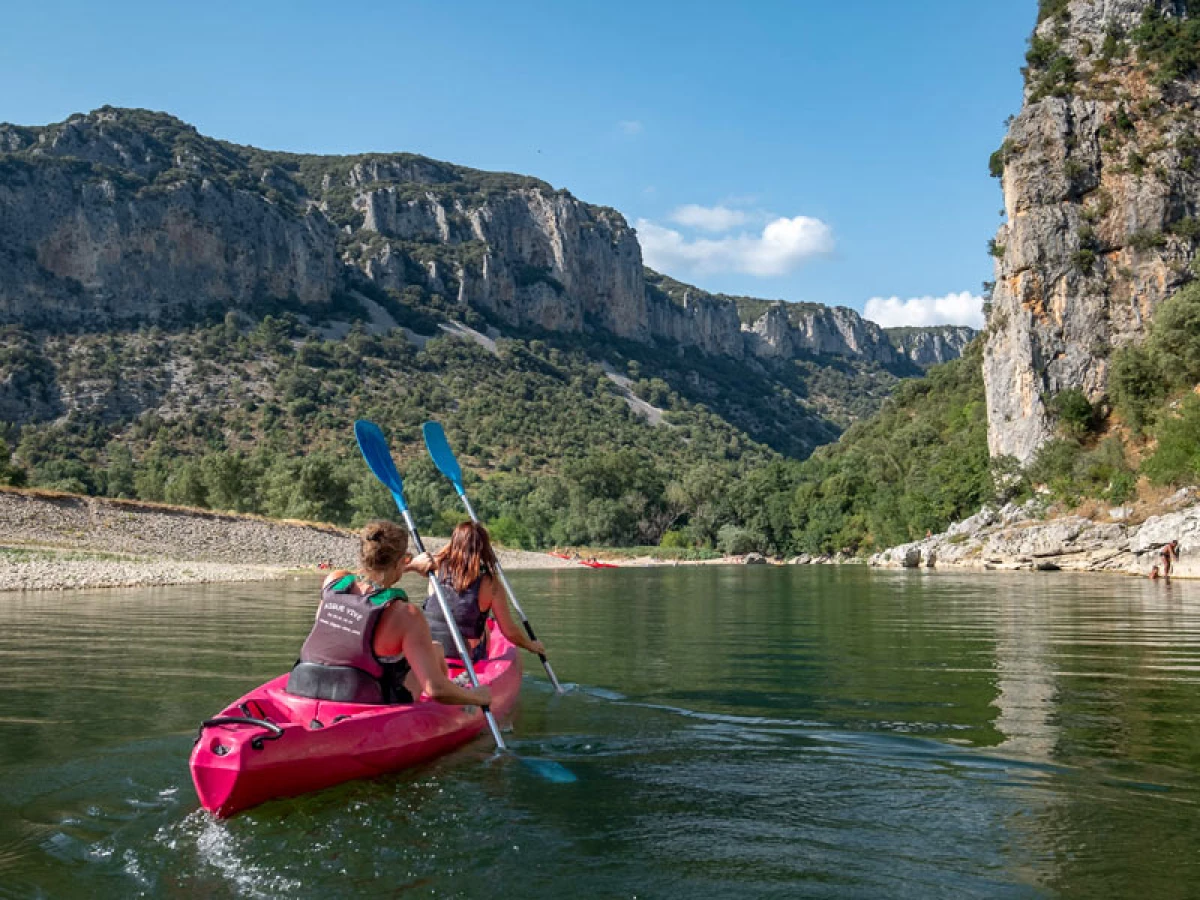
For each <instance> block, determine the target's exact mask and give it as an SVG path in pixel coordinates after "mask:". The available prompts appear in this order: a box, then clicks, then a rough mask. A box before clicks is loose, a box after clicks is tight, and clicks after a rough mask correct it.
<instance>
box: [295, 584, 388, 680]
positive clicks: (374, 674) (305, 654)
mask: <svg viewBox="0 0 1200 900" xmlns="http://www.w3.org/2000/svg"><path fill="white" fill-rule="evenodd" d="M354 582H355V576H353V575H347V576H345V577H344V578H341V579H339V580H338V581H337V582H335V583H334V584H331V585H329V586H327V587H325V588H324V589H323V590H322V591H321V607H320V609H318V610H317V620H316V621H315V622H314V623H313V627H312V631H310V632H309V635H308V637H307V638H306V639H305V641H304V646H303V647H301V648H300V659H299V661H298V662H297V663H296V666H295V668H293V670H292V674H291V677H290V678H289V679H288V686H287V690H288V692H289V693H293V694H298V695H299V696H303V697H314V698H317V699H323V700H339V701H345V702H354V703H386V702H392V701H393V700H395V699H396V698H397V690H396V684H397V682H402V681H403V678H404V675H405V674H406V673H407V671H408V664H407V661H406V660H404V659H403V658H401V659H400V660H399V661H384V660H381V659H380V658H379V657H378V656H376V655H375V647H374V642H375V629H376V628H377V627H378V625H379V620H380V619H381V618H382V617H383V613H384V610H386V609H387V608H388V606H389V605H390V604H391V603H392V602H393V601H395V600H405V599H407V595H406V594H405V593H404V591H402V590H400V589H399V588H385V589H376V590H373V591H371V592H370V593H369V594H356V593H354V592H353V591H352V590H351V588H352V587H353V586H354Z"/></svg>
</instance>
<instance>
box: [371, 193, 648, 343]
mask: <svg viewBox="0 0 1200 900" xmlns="http://www.w3.org/2000/svg"><path fill="white" fill-rule="evenodd" d="M353 202H354V205H355V207H356V208H358V209H360V210H361V211H362V212H363V226H362V230H363V232H364V233H367V234H374V235H379V236H381V237H383V238H385V239H388V240H387V241H385V242H384V243H382V244H380V245H377V246H376V247H374V248H373V249H368V250H367V251H366V252H365V253H364V254H362V255H361V256H360V257H359V259H360V265H361V267H362V268H363V271H364V272H365V273H366V274H367V275H368V276H369V277H371V278H373V279H375V280H376V281H378V282H379V283H380V284H381V285H383V286H385V287H388V288H392V289H403V288H404V287H405V286H408V285H418V286H423V287H426V288H428V289H430V290H433V291H435V292H444V291H446V290H447V289H448V287H449V286H451V285H452V286H453V289H454V296H455V298H456V299H457V301H458V302H459V303H460V304H463V305H465V306H471V307H474V308H477V309H480V310H486V311H487V312H490V313H492V314H494V315H495V316H496V317H498V318H499V319H501V320H502V321H505V322H509V323H512V324H514V325H518V326H531V325H532V326H536V327H539V328H545V329H547V330H550V331H580V330H582V329H583V327H584V325H585V323H589V324H591V325H593V326H594V327H598V328H601V329H603V330H605V331H609V332H612V333H613V334H617V335H620V336H621V337H626V338H631V339H634V340H643V341H644V340H646V339H648V338H649V336H650V331H649V328H648V324H647V311H646V297H645V289H644V287H643V285H642V258H641V248H640V247H639V246H638V243H637V238H636V236H635V234H634V232H633V230H632V229H631V228H629V227H628V226H627V225H626V223H625V220H624V219H623V218H621V217H620V216H619V215H617V214H616V213H613V212H611V211H607V210H601V209H599V208H597V207H590V206H588V205H587V204H584V203H580V202H579V201H578V200H576V199H575V198H573V197H571V196H570V195H569V194H566V193H563V192H546V191H542V190H537V189H518V190H514V191H511V192H508V193H505V194H503V195H500V196H498V197H495V198H493V199H489V200H487V201H486V202H484V203H482V204H479V205H473V204H470V203H468V202H464V201H462V200H459V199H454V200H446V199H442V198H439V197H438V196H437V195H436V194H434V193H432V192H429V193H426V194H425V195H424V196H422V197H419V198H416V199H410V200H405V199H403V191H402V190H401V189H398V188H396V187H384V188H379V189H374V190H368V191H365V192H363V193H361V194H359V195H357V196H356V197H355V199H354V201H353ZM392 241H403V242H417V243H421V242H424V243H433V244H440V245H442V246H445V247H452V248H456V249H457V250H458V251H459V254H458V259H457V260H456V261H455V262H454V263H453V264H451V265H450V266H449V267H448V268H447V267H446V266H439V265H438V264H437V263H436V262H431V264H426V265H425V266H420V265H418V266H413V265H412V264H411V258H409V259H406V257H405V254H404V252H403V251H402V250H401V251H400V252H397V250H396V249H395V245H394V244H393V243H392Z"/></svg>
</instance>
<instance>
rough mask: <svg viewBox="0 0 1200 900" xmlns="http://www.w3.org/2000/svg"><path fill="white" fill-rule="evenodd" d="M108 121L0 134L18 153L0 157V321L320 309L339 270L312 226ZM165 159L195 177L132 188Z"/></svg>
mask: <svg viewBox="0 0 1200 900" xmlns="http://www.w3.org/2000/svg"><path fill="white" fill-rule="evenodd" d="M108 124H109V123H108V122H107V121H106V117H105V116H103V115H100V116H98V117H97V118H96V120H95V121H93V122H86V121H82V120H79V121H77V120H72V121H71V122H69V123H67V124H66V125H64V126H63V127H62V128H61V129H60V130H57V131H54V132H51V131H48V130H42V131H39V132H38V133H36V134H34V133H31V131H32V130H25V129H20V130H18V129H14V128H11V127H10V126H0V147H3V148H9V149H10V151H12V150H13V149H16V150H24V151H25V152H23V153H21V154H20V155H14V156H9V157H3V156H0V259H3V260H4V277H3V278H0V322H22V323H26V324H52V325H55V326H63V325H68V326H70V325H80V326H85V327H91V326H100V325H106V324H110V323H119V322H122V321H126V320H136V319H145V318H160V317H162V316H163V315H164V314H168V315H169V314H170V313H172V312H175V311H179V310H181V309H182V308H184V307H187V306H189V305H196V304H201V303H202V304H211V303H216V304H221V305H223V306H229V307H233V308H236V307H238V306H240V305H243V304H244V303H246V302H248V301H251V300H253V299H255V298H260V297H264V296H272V297H280V298H284V297H287V298H292V299H293V300H295V301H296V302H298V303H299V304H305V303H314V302H320V301H324V300H328V298H329V295H330V293H331V292H332V291H333V289H334V287H335V285H336V283H337V272H338V269H339V268H340V265H339V263H338V260H337V257H336V254H335V246H334V235H333V229H332V228H331V227H330V225H329V223H328V222H327V221H326V220H325V219H324V217H322V216H320V215H307V214H300V215H296V214H294V213H286V212H284V211H283V210H281V209H279V208H278V207H276V206H274V205H272V204H271V203H269V202H265V201H264V200H263V199H262V198H261V197H260V196H258V195H256V194H251V193H248V192H246V191H239V190H236V189H233V188H231V187H230V186H229V185H228V183H227V182H225V181H224V180H223V179H213V178H209V177H206V174H207V173H206V172H205V169H204V167H203V166H202V165H200V164H198V163H194V162H189V161H188V160H186V159H172V158H170V157H169V156H164V155H163V154H161V153H159V152H158V149H157V148H155V147H153V146H150V145H148V143H147V142H146V141H145V140H142V139H138V138H135V137H131V136H130V135H129V134H128V133H121V132H120V130H118V133H117V134H110V133H108V128H107V127H106V126H107V125H108ZM156 154H158V155H156ZM176 164H178V165H194V170H195V175H194V177H184V176H182V175H181V177H180V179H179V180H171V181H164V182H163V183H161V184H159V185H157V186H155V188H154V189H149V188H146V189H141V190H139V189H138V186H139V185H144V184H145V183H146V182H145V180H144V179H146V178H153V177H155V176H156V175H162V174H164V173H166V172H168V171H170V170H171V169H172V168H173V166H175V165H176ZM176 170H177V171H180V172H182V170H181V169H176Z"/></svg>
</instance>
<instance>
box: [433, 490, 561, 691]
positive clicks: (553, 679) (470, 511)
mask: <svg viewBox="0 0 1200 900" xmlns="http://www.w3.org/2000/svg"><path fill="white" fill-rule="evenodd" d="M454 486H455V487H456V488H458V496H459V497H460V498H461V499H462V502H463V506H465V507H466V508H467V515H469V516H470V517H471V521H472V522H478V521H479V517H478V516H477V515H475V509H474V507H472V506H471V501H470V500H468V499H467V494H466V491H464V490H463V489H462V487H460V486H459V485H458V484H455V485H454ZM496 576H497V577H498V578H499V579H500V584H502V585H503V586H504V593H505V594H507V595H508V599H509V600H510V601H511V602H512V605H513V609H515V610H516V611H517V615H518V616H520V617H521V624H522V625H524V626H525V633H526V634H527V635H529V639H530V640H531V641H536V640H537V635H536V634H534V633H533V626H532V625H530V624H529V619H528V618H527V617H526V616H525V610H523V609H521V604H520V603H518V602H517V595H516V594H515V593H513V589H512V585H511V584H509V583H508V578H507V577H506V576H505V574H504V568H503V567H502V566H501V565H500V558H499V556H497V557H496ZM538 659H540V660H541V661H542V665H543V666H544V667H545V669H546V674H547V675H548V676H549V677H550V683H551V684H553V685H554V689H555V690H556V691H558V692H559V693H560V694H561V693H562V685H561V684H559V683H558V676H557V675H555V674H554V670H553V669H552V668H550V660H548V659H546V654H545V653H539V654H538Z"/></svg>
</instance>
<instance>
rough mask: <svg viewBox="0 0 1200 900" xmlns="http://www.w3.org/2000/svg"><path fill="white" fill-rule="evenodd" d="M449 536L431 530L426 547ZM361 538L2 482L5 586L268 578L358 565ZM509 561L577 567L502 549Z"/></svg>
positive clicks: (1, 584)
mask: <svg viewBox="0 0 1200 900" xmlns="http://www.w3.org/2000/svg"><path fill="white" fill-rule="evenodd" d="M443 542H444V541H443V540H438V539H436V538H430V539H429V540H427V541H426V544H427V546H428V547H429V548H430V549H437V548H438V547H440V546H441V545H442V543H443ZM357 553H358V539H357V537H356V536H355V534H354V533H353V532H351V531H347V530H345V529H342V528H336V527H333V526H329V525H315V524H311V523H304V522H279V521H273V520H270V519H263V518H260V517H257V516H244V515H237V514H232V513H220V512H210V511H206V510H193V509H182V508H179V507H171V506H165V505H160V504H153V503H141V502H136V501H126V500H109V499H103V498H97V497H80V496H76V495H73V494H55V493H51V492H41V491H22V490H17V489H8V488H0V591H14V590H63V589H74V588H93V587H130V586H135V585H152V584H193V583H198V582H216V581H262V580H269V579H276V578H284V577H287V576H289V575H294V574H297V573H298V572H305V571H307V572H312V573H316V572H317V571H318V569H317V564H318V563H322V562H329V563H331V564H332V565H333V567H334V568H353V567H354V565H355V558H356V556H357ZM500 561H501V564H502V565H503V566H504V567H505V568H506V569H533V568H538V569H550V568H567V567H574V565H575V564H574V563H572V562H570V561H568V560H561V559H557V558H555V557H553V556H549V555H547V554H544V553H529V552H525V551H520V550H515V551H510V550H505V551H501V553H500Z"/></svg>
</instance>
